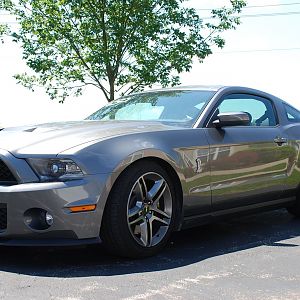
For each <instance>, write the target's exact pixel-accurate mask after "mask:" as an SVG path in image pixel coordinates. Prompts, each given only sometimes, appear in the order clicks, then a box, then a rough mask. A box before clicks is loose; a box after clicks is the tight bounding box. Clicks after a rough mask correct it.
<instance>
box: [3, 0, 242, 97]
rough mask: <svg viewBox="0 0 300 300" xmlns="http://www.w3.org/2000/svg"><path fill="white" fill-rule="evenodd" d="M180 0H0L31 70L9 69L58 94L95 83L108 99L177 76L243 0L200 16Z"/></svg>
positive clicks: (234, 19) (219, 42)
mask: <svg viewBox="0 0 300 300" xmlns="http://www.w3.org/2000/svg"><path fill="white" fill-rule="evenodd" d="M186 1H187V0H0V3H1V4H0V7H1V6H2V8H3V9H5V10H6V11H8V12H10V13H11V14H12V15H14V16H16V18H17V20H18V22H19V29H18V30H16V31H14V32H12V33H11V36H12V37H13V39H14V40H15V41H16V42H19V43H21V45H22V48H23V59H24V60H25V61H26V63H27V65H28V66H29V67H30V68H31V69H32V70H33V71H34V74H35V75H33V76H32V75H29V74H27V73H24V74H19V75H16V76H15V77H16V78H17V80H18V81H19V82H20V83H22V84H23V85H24V86H26V87H28V88H30V89H34V87H35V86H43V87H45V88H46V92H47V93H48V94H49V95H50V97H51V98H52V99H54V98H58V99H59V100H60V101H61V102H63V101H64V100H65V98H66V97H68V96H69V95H70V94H75V95H79V94H81V93H82V88H83V87H84V86H87V85H93V86H96V87H97V88H99V89H100V90H101V91H102V93H103V94H104V95H105V98H106V99H107V100H108V101H112V100H114V98H115V95H116V94H128V93H131V92H134V91H139V90H142V89H144V88H145V87H151V86H152V85H153V84H155V83H158V84H161V85H162V86H164V87H165V86H168V85H176V84H179V76H178V74H180V73H181V72H187V71H189V70H190V69H191V67H192V63H193V59H194V58H198V59H199V60H200V61H203V60H204V59H205V57H207V56H208V55H210V54H211V53H212V47H214V46H217V47H223V46H224V40H223V39H222V38H221V36H220V33H222V32H223V31H225V30H228V29H234V28H235V27H236V25H238V24H239V23H240V20H239V18H238V16H237V14H238V13H240V12H241V10H242V8H243V7H244V6H245V1H243V0H231V1H230V6H229V7H227V8H225V7H222V8H220V9H215V10H213V11H212V19H211V22H203V20H201V18H200V17H199V15H198V14H197V12H196V10H195V9H193V8H186V7H185V6H184V4H185V2H186Z"/></svg>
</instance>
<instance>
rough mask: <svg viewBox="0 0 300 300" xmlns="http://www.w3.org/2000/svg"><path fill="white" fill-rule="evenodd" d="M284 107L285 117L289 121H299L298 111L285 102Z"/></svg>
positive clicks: (299, 113)
mask: <svg viewBox="0 0 300 300" xmlns="http://www.w3.org/2000/svg"><path fill="white" fill-rule="evenodd" d="M284 108H285V113H286V117H287V119H288V120H289V121H290V122H300V112H299V111H298V110H297V109H295V108H293V107H291V106H289V105H287V104H285V103H284Z"/></svg>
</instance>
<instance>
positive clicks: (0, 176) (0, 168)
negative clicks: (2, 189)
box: [0, 159, 17, 185]
mask: <svg viewBox="0 0 300 300" xmlns="http://www.w3.org/2000/svg"><path fill="white" fill-rule="evenodd" d="M16 183H17V180H16V178H15V176H14V175H13V174H12V172H11V171H10V169H9V168H8V167H7V165H6V164H5V163H4V162H3V160H1V159H0V184H2V185H3V184H4V185H12V184H16Z"/></svg>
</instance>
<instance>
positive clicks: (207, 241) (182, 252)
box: [0, 210, 300, 278]
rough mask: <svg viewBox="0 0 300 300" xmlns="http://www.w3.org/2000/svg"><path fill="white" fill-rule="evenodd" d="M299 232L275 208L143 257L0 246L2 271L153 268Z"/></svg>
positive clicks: (279, 242) (196, 232)
mask: <svg viewBox="0 0 300 300" xmlns="http://www.w3.org/2000/svg"><path fill="white" fill-rule="evenodd" d="M299 235H300V220H297V219H294V218H293V217H292V216H290V215H289V214H288V213H287V212H286V211H285V210H277V211H273V212H267V213H261V214H258V215H255V216H248V217H243V218H235V219H232V220H230V221H226V222H219V223H216V224H211V225H206V226H202V227H197V228H194V229H190V230H185V231H182V232H178V233H176V234H174V235H173V236H172V239H171V242H170V243H169V245H168V247H167V248H166V249H165V250H164V251H163V252H162V253H161V254H159V255H157V256H155V257H151V258H146V259H141V260H130V259H121V258H115V257H111V256H109V255H108V254H106V253H105V251H104V249H103V248H102V247H101V246H88V247H81V248H46V247H41V248H31V247H30V248H26V247H0V272H1V271H4V272H10V273H17V274H26V275H31V276H42V277H58V278H72V277H88V276H113V275H122V274H132V273H143V272H153V271H159V270H169V269H174V268H178V267H182V266H186V265H190V264H193V263H196V262H200V261H203V260H205V259H208V258H212V257H215V256H220V255H225V254H227V253H232V252H237V251H242V250H245V249H250V248H254V247H259V246H263V245H264V246H269V247H297V246H299V245H298V244H293V243H291V242H290V241H286V240H288V239H291V238H293V237H297V236H299Z"/></svg>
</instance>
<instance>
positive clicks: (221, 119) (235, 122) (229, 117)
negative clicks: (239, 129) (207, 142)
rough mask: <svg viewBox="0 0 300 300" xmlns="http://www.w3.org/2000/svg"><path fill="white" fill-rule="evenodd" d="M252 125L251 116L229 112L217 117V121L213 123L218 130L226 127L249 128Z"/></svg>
mask: <svg viewBox="0 0 300 300" xmlns="http://www.w3.org/2000/svg"><path fill="white" fill-rule="evenodd" d="M250 123H251V120H250V116H249V114H248V113H245V112H228V113H221V114H218V115H217V119H216V120H215V121H213V122H212V124H213V126H214V127H216V128H222V127H226V126H248V125H249V124H250Z"/></svg>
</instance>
